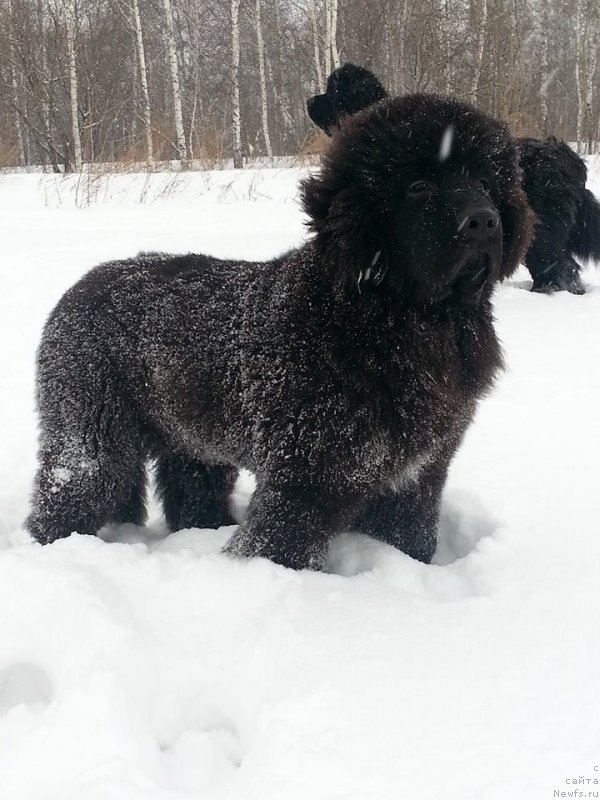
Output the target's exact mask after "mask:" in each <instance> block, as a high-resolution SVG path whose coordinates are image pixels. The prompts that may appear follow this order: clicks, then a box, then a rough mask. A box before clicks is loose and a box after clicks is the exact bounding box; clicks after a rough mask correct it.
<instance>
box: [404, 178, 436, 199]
mask: <svg viewBox="0 0 600 800" xmlns="http://www.w3.org/2000/svg"><path fill="white" fill-rule="evenodd" d="M432 191H433V186H432V185H431V184H430V183H427V181H415V182H414V183H411V185H410V186H409V187H408V194H409V195H410V196H411V197H419V196H420V195H424V194H430V192H432Z"/></svg>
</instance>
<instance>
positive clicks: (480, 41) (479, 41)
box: [470, 0, 488, 103]
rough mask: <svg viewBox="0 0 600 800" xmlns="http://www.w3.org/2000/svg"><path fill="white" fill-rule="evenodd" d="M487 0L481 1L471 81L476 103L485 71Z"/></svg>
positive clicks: (472, 93) (471, 89)
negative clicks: (483, 71) (482, 73)
mask: <svg viewBox="0 0 600 800" xmlns="http://www.w3.org/2000/svg"><path fill="white" fill-rule="evenodd" d="M487 15H488V6H487V0H479V20H478V25H477V38H476V40H475V52H474V54H473V78H472V80H471V88H470V94H471V97H472V100H473V102H474V103H476V102H477V100H478V93H479V82H480V81H481V72H482V69H483V54H484V52H485V37H486V32H487Z"/></svg>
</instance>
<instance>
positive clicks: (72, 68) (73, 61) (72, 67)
mask: <svg viewBox="0 0 600 800" xmlns="http://www.w3.org/2000/svg"><path fill="white" fill-rule="evenodd" d="M76 22H77V12H76V8H75V0H69V2H68V5H67V7H66V27H67V51H68V57H69V98H70V107H71V138H72V142H73V145H72V146H73V166H74V167H75V170H76V171H77V172H81V168H82V166H83V163H82V158H81V131H80V130H79V109H78V103H79V100H78V88H77V53H76V51H75V33H76Z"/></svg>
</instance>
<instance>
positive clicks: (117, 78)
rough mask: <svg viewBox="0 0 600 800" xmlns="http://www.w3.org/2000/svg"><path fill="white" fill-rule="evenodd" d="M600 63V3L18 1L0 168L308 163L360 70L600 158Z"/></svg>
mask: <svg viewBox="0 0 600 800" xmlns="http://www.w3.org/2000/svg"><path fill="white" fill-rule="evenodd" d="M599 51H600V0H575V1H574V2H573V0H419V2H416V0H368V1H367V2H365V0H0V167H12V166H15V167H16V166H33V165H46V166H47V167H48V168H49V169H53V170H55V171H57V172H58V171H63V170H65V171H79V170H80V169H82V165H83V164H100V163H110V162H115V163H118V164H125V165H127V164H137V163H140V162H141V163H143V164H147V165H148V166H149V167H152V165H156V164H157V163H158V162H164V161H172V160H177V161H181V162H182V163H184V164H185V163H186V162H191V161H194V162H199V163H200V165H201V166H203V165H204V166H211V165H214V164H216V163H218V162H222V160H223V159H233V162H234V164H235V166H242V163H243V160H244V159H245V158H256V157H266V158H272V157H274V156H283V155H298V154H302V153H304V152H307V151H310V147H311V146H310V142H311V139H312V137H313V136H314V130H313V126H312V125H311V123H310V120H309V119H308V116H307V114H306V98H307V97H308V96H309V95H311V94H314V93H315V92H318V91H321V90H322V89H323V86H324V83H325V81H326V78H327V75H328V73H329V72H330V70H331V69H332V68H333V67H334V66H337V65H339V64H340V63H343V62H344V61H352V62H354V63H358V64H362V65H365V66H368V67H370V68H372V69H373V70H374V71H375V73H376V74H377V75H378V76H379V77H380V78H381V80H382V81H383V83H384V84H385V85H386V86H387V87H388V88H389V89H390V91H391V92H392V93H394V94H403V93H406V92H413V91H428V92H441V93H451V94H454V95H457V96H459V97H461V98H463V99H465V100H468V101H470V102H472V103H474V104H475V105H477V106H479V107H480V108H482V109H483V110H485V111H487V112H489V113H491V114H494V115H496V116H499V117H501V118H503V119H505V120H506V121H507V122H508V123H509V124H510V125H511V127H512V129H513V130H514V132H515V133H516V134H519V135H533V136H542V135H546V134H555V135H557V136H559V137H562V138H564V139H566V140H568V141H576V142H577V143H578V145H579V147H580V148H581V149H582V150H583V151H586V150H587V151H593V150H594V149H595V142H596V141H597V140H598V139H599V138H600V137H599V131H598V127H599V121H600V92H599V91H598V71H599V69H598V55H599Z"/></svg>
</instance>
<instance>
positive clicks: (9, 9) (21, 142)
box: [7, 0, 25, 167]
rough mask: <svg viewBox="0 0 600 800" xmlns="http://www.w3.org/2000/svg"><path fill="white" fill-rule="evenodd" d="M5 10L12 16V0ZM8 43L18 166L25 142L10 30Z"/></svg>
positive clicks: (22, 156)
mask: <svg viewBox="0 0 600 800" xmlns="http://www.w3.org/2000/svg"><path fill="white" fill-rule="evenodd" d="M7 12H8V17H9V19H10V18H11V17H12V0H8V6H7ZM9 37H10V43H9V50H10V62H11V63H10V86H11V89H12V99H13V104H14V109H15V117H14V123H15V133H16V135H17V148H18V159H19V166H20V167H24V166H25V144H24V139H23V128H22V126H21V117H20V116H19V108H20V100H19V82H18V80H17V69H16V63H15V61H16V59H15V45H14V40H13V36H12V32H11V33H9Z"/></svg>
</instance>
